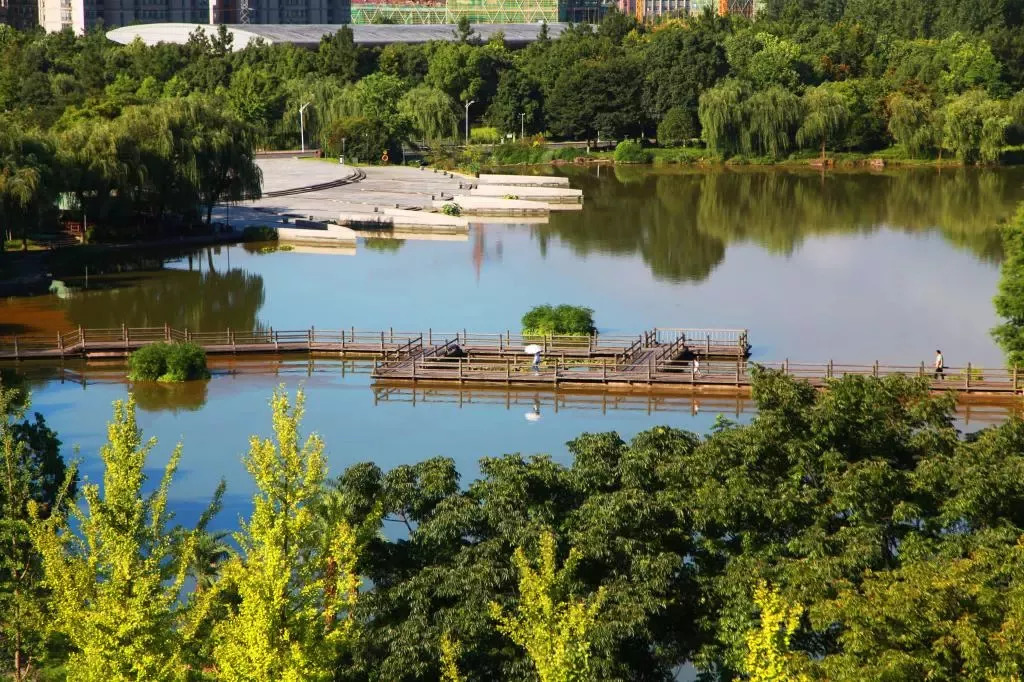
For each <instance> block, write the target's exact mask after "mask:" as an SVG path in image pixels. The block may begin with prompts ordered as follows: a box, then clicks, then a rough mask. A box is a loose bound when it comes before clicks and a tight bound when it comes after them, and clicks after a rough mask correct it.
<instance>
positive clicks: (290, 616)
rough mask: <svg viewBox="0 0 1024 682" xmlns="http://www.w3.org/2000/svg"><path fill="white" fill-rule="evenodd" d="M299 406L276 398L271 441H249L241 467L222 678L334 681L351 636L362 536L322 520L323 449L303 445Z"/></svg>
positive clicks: (219, 662) (216, 653) (300, 398)
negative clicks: (243, 489) (249, 505)
mask: <svg viewBox="0 0 1024 682" xmlns="http://www.w3.org/2000/svg"><path fill="white" fill-rule="evenodd" d="M304 403H305V397H304V395H303V393H302V392H301V391H300V392H298V394H297V395H296V397H295V402H294V405H292V403H291V401H290V400H289V398H288V395H287V393H286V392H285V391H284V389H283V388H282V389H279V390H277V391H276V392H275V393H274V396H273V398H272V399H271V410H272V413H273V425H274V439H273V440H271V439H260V438H257V437H255V436H254V437H253V438H252V439H251V440H250V446H249V454H248V456H246V458H245V465H246V468H247V469H248V471H249V473H250V474H251V475H252V477H253V480H254V481H255V483H256V488H257V492H256V494H255V496H254V497H253V512H252V516H251V518H250V519H249V520H248V521H247V522H243V523H242V524H241V531H239V532H238V533H236V534H235V540H236V542H237V543H238V546H239V548H240V552H239V553H238V554H237V555H236V556H234V557H233V558H232V559H231V560H230V561H229V562H228V563H227V565H226V566H225V567H224V570H223V578H222V581H221V583H220V584H219V588H220V589H222V590H224V589H230V590H233V591H236V592H237V605H236V606H232V607H231V608H229V610H228V614H227V616H226V617H225V618H224V619H223V620H222V621H221V622H219V623H218V624H217V625H216V627H215V628H214V641H215V643H214V650H213V658H214V664H215V666H216V669H217V677H218V679H222V680H238V681H242V680H245V681H247V682H279V681H285V682H299V681H300V680H301V681H310V680H328V679H333V674H334V669H335V665H336V659H337V656H338V654H339V652H341V651H342V649H343V647H345V646H346V644H348V643H350V642H351V639H352V637H353V636H354V635H355V633H356V622H355V620H354V618H353V615H352V609H353V608H354V606H355V604H356V601H357V599H358V595H359V587H360V584H361V581H360V578H359V576H358V574H357V572H356V564H357V560H358V552H359V547H360V544H361V540H360V537H359V535H360V534H359V532H358V529H357V528H355V527H353V526H352V525H351V524H349V523H348V522H346V521H345V520H344V519H343V518H336V519H330V518H327V519H325V517H324V515H323V514H321V513H320V512H321V511H322V510H323V509H324V508H325V505H323V504H321V502H322V499H321V498H322V497H323V496H324V495H325V494H326V490H325V486H324V483H325V479H326V476H327V466H326V460H325V456H324V443H323V441H322V440H321V439H320V437H319V436H317V435H316V434H313V435H311V436H309V438H308V439H306V440H305V442H301V441H300V435H299V426H300V424H301V422H302V414H303V407H304ZM325 520H326V521H328V523H325Z"/></svg>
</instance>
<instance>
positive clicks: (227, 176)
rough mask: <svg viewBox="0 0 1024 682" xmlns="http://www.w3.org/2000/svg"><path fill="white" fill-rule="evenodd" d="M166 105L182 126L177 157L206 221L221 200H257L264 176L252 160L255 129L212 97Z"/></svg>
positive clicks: (192, 98) (176, 141) (190, 99)
mask: <svg viewBox="0 0 1024 682" xmlns="http://www.w3.org/2000/svg"><path fill="white" fill-rule="evenodd" d="M166 106H168V107H169V108H170V112H169V113H170V115H171V116H172V117H174V118H176V119H177V120H178V121H179V122H180V124H181V125H180V137H178V138H177V139H176V140H175V149H176V153H177V154H178V156H179V157H180V159H181V163H182V168H183V170H184V172H185V177H186V178H187V179H188V180H189V181H190V182H191V183H192V187H193V188H194V191H195V193H196V195H197V196H198V197H199V201H200V203H201V204H202V205H203V207H204V208H205V209H206V222H207V223H209V222H210V219H211V215H212V213H213V207H214V206H215V205H216V204H217V203H218V202H220V201H223V200H225V199H227V200H240V199H247V198H259V196H260V188H261V185H262V181H263V176H262V173H261V172H260V169H259V166H257V165H256V161H255V159H254V157H253V153H254V151H255V140H256V134H255V131H254V130H253V128H252V126H250V125H249V124H248V123H246V122H245V121H242V120H241V119H239V118H238V117H237V116H235V115H233V114H231V113H230V112H228V111H226V109H225V107H224V106H223V103H220V102H217V101H215V100H213V99H209V98H202V97H191V98H189V99H187V100H181V101H178V102H170V103H168V104H167V105H166Z"/></svg>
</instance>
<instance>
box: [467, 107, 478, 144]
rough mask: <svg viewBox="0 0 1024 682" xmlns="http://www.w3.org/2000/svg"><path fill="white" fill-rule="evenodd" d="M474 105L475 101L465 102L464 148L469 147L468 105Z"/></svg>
mask: <svg viewBox="0 0 1024 682" xmlns="http://www.w3.org/2000/svg"><path fill="white" fill-rule="evenodd" d="M470 104H476V100H475V99H471V100H469V101H468V102H466V146H467V147H468V146H469V105H470Z"/></svg>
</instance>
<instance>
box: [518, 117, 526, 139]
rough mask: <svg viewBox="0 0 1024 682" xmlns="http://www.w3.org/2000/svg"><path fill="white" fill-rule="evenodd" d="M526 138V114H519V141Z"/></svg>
mask: <svg viewBox="0 0 1024 682" xmlns="http://www.w3.org/2000/svg"><path fill="white" fill-rule="evenodd" d="M525 137H526V112H522V113H520V114H519V139H520V140H522V139H523V138H525Z"/></svg>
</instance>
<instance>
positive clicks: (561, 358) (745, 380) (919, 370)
mask: <svg viewBox="0 0 1024 682" xmlns="http://www.w3.org/2000/svg"><path fill="white" fill-rule="evenodd" d="M160 341H191V342H194V343H197V344H199V345H200V346H202V347H203V349H204V350H205V351H206V352H207V353H209V354H212V355H215V356H216V355H235V356H243V355H253V356H256V355H258V354H263V355H265V356H266V355H285V354H289V353H300V354H307V355H311V356H312V355H324V354H326V355H330V356H333V357H339V358H371V359H373V360H374V366H373V371H372V374H371V376H372V379H373V381H374V383H375V384H377V385H380V386H402V385H406V386H408V385H414V386H415V385H420V386H431V385H436V386H451V387H466V386H479V387H497V386H501V387H506V388H508V387H517V388H553V389H560V388H566V389H568V388H575V389H581V390H596V391H624V392H636V393H655V392H682V391H685V392H692V391H695V390H696V391H700V392H702V393H716V392H717V393H723V394H735V393H737V392H742V391H747V390H749V387H750V385H751V383H752V375H753V371H754V368H755V365H756V366H760V367H765V368H770V369H777V370H779V371H781V372H783V373H784V374H788V375H792V376H795V377H797V378H800V379H804V380H806V381H807V382H809V383H810V384H811V385H813V386H816V387H826V386H827V385H828V383H829V382H830V381H831V380H833V379H837V378H840V377H844V376H850V375H859V376H873V377H886V376H893V375H903V376H909V377H921V378H925V379H927V380H928V385H929V387H930V388H931V390H933V391H936V392H946V391H956V392H958V393H961V394H975V395H982V396H983V395H1002V396H1013V395H1017V394H1021V393H1024V377H1022V376H1020V373H1019V372H1018V370H1017V368H991V369H990V368H980V367H977V366H972V365H971V364H968V365H967V366H965V367H947V368H946V369H945V372H944V373H942V374H940V375H936V374H935V373H934V371H933V370H932V369H931V368H930V367H926V366H925V364H924V363H921V364H920V365H915V366H907V365H883V364H880V363H878V362H876V363H874V364H872V365H851V364H839V363H835V362H832V361H829V362H827V363H794V362H790V361H789V360H784V361H782V362H758V363H751V362H750V361H749V360H748V354H749V350H750V342H749V336H748V333H747V331H746V330H744V329H665V328H655V329H650V330H647V331H645V332H643V333H641V334H638V335H636V336H616V335H604V334H595V335H593V336H582V337H580V336H540V337H531V336H522V335H520V334H513V333H512V332H511V331H505V332H503V333H492V334H487V333H474V332H468V331H466V330H461V331H454V332H441V331H434V330H432V329H428V330H427V331H426V332H403V331H396V330H394V329H387V330H377V331H368V330H359V329H355V328H354V327H349V328H348V329H334V330H325V329H316V328H312V327H311V328H309V329H303V330H275V329H260V330H255V331H246V332H241V331H234V330H224V331H219V332H209V331H191V330H189V329H184V330H181V329H174V328H172V327H170V326H164V327H145V328H131V327H121V328H119V329H117V328H115V329H81V328H80V329H76V330H73V331H69V332H64V333H59V334H54V335H52V336H45V337H44V336H14V337H2V338H0V361H3V360H7V361H23V360H33V359H35V360H41V361H50V362H53V361H57V362H59V361H61V360H63V359H65V358H87V359H88V358H119V357H124V356H127V355H128V354H130V353H131V352H132V351H134V350H136V349H138V348H141V347H142V346H145V345H147V344H150V343H154V342H160ZM533 343H536V344H537V345H539V346H541V349H542V353H541V355H542V362H541V365H540V367H539V368H537V369H534V368H533V367H532V361H533V358H532V356H531V355H528V354H526V353H524V352H523V348H524V346H526V345H528V344H533ZM698 360H699V363H697V362H695V361H698Z"/></svg>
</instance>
